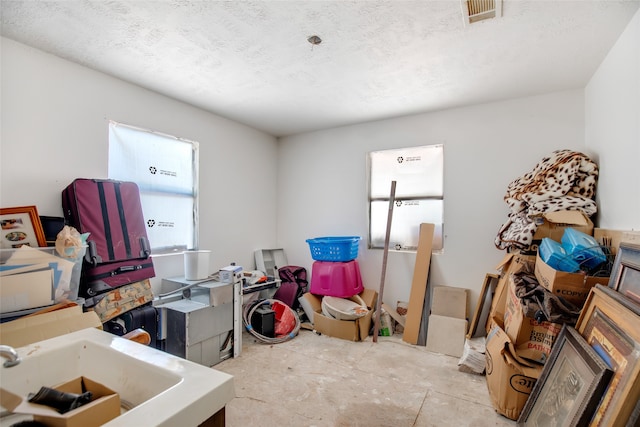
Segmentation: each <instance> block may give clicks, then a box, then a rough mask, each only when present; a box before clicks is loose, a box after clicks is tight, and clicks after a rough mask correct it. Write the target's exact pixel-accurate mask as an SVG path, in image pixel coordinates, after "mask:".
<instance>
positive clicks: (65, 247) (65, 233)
mask: <svg viewBox="0 0 640 427" xmlns="http://www.w3.org/2000/svg"><path fill="white" fill-rule="evenodd" d="M87 237H89V233H84V234H80V233H79V232H78V230H76V229H75V228H73V227H69V226H68V225H65V226H64V227H63V228H62V230H60V232H59V233H58V235H57V236H56V246H55V247H56V252H57V253H58V255H60V256H61V257H63V258H72V259H77V258H78V257H79V256H83V254H84V252H83V246H85V245H86V243H87Z"/></svg>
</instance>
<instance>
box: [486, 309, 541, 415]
mask: <svg viewBox="0 0 640 427" xmlns="http://www.w3.org/2000/svg"><path fill="white" fill-rule="evenodd" d="M494 325H495V322H494ZM485 357H486V372H487V388H488V390H489V397H490V398H491V403H492V404H493V407H494V409H495V410H496V412H498V413H499V414H502V415H504V416H505V417H507V418H510V419H512V420H517V419H518V417H519V416H520V413H521V412H522V408H524V405H525V403H526V402H527V399H528V398H529V395H530V394H531V391H532V390H533V386H534V385H535V383H536V381H537V380H538V378H539V377H540V374H541V373H542V369H543V366H542V365H539V364H536V363H533V362H529V361H527V360H525V359H522V358H521V357H520V356H518V355H517V354H516V352H515V348H514V347H513V343H512V342H511V339H510V338H509V336H508V335H507V333H506V332H505V331H503V330H502V328H500V326H497V325H495V326H494V327H493V329H491V332H490V333H489V335H488V336H487V343H486V350H485Z"/></svg>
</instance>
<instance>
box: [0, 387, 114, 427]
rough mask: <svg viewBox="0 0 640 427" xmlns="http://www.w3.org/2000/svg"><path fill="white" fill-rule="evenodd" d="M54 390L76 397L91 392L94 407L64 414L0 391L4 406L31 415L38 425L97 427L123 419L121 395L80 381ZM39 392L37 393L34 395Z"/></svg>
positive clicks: (81, 408)
mask: <svg viewBox="0 0 640 427" xmlns="http://www.w3.org/2000/svg"><path fill="white" fill-rule="evenodd" d="M52 388H54V389H56V390H59V391H63V392H67V393H76V394H80V393H83V392H84V391H90V392H91V393H93V396H92V400H91V402H90V403H87V404H86V405H83V406H81V407H79V408H77V409H74V410H72V411H69V412H66V413H64V414H60V413H58V411H56V410H55V409H53V408H51V407H49V406H45V405H38V404H35V403H30V402H29V401H28V397H27V396H18V395H17V394H13V393H11V392H9V391H7V390H4V389H2V388H0V404H2V406H3V407H4V408H6V409H7V410H9V411H11V412H13V413H17V414H31V415H33V419H34V421H39V422H41V423H43V424H45V425H47V426H50V427H97V426H101V425H103V424H105V423H107V422H109V421H111V420H112V419H114V418H116V417H118V416H119V415H120V396H119V395H118V393H116V392H115V391H113V390H111V389H110V388H108V387H106V386H104V385H102V384H100V383H97V382H95V381H92V380H90V379H89V378H86V377H77V378H74V379H73V380H71V381H67V382H65V383H62V384H58V385H56V386H54V387H52ZM37 391H38V390H33V393H35V392H37Z"/></svg>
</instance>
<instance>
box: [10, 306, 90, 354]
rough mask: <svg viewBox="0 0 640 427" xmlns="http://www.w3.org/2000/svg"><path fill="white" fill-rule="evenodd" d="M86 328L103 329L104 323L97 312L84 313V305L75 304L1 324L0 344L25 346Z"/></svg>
mask: <svg viewBox="0 0 640 427" xmlns="http://www.w3.org/2000/svg"><path fill="white" fill-rule="evenodd" d="M85 328H98V329H102V323H101V322H100V319H99V318H98V316H97V315H96V313H94V312H87V313H83V312H82V307H81V306H79V305H75V306H72V307H68V308H64V309H62V310H56V311H50V312H47V313H42V314H38V315H32V316H26V317H21V318H19V319H16V320H13V321H11V322H5V323H2V324H0V344H5V345H10V346H11V347H16V348H17V347H24V346H25V345H29V344H33V343H35V342H38V341H42V340H46V339H48V338H53V337H57V336H60V335H65V334H68V333H71V332H75V331H79V330H81V329H85Z"/></svg>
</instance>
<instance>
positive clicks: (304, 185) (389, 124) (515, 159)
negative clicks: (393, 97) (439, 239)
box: [278, 90, 589, 307]
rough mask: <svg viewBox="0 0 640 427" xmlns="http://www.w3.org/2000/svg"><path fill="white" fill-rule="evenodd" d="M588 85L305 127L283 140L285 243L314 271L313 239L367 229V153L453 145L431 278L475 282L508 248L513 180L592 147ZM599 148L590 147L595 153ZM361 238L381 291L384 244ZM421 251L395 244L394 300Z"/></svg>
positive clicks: (365, 265) (472, 285) (391, 263)
mask: <svg viewBox="0 0 640 427" xmlns="http://www.w3.org/2000/svg"><path fill="white" fill-rule="evenodd" d="M584 125H585V124H584V99H583V92H582V91H581V90H575V91H567V92H559V93H553V94H548V95H542V96H536V97H530V98H523V99H515V100H510V101H505V102H496V103H491V104H484V105H477V106H469V107H465V108H458V109H452V110H446V111H439V112H435V113H429V114H420V115H414V116H407V117H401V118H396V119H390V120H383V121H376V122H371V123H363V124H359V125H355V126H346V127H341V128H335V129H329V130H324V131H319V132H313V133H306V134H300V135H296V136H291V137H287V138H282V139H281V141H280V151H279V164H280V165H281V167H280V168H279V175H278V200H279V206H280V208H279V209H280V210H279V213H278V242H279V244H280V246H281V247H283V248H286V251H287V255H288V260H289V262H290V263H291V264H297V265H301V266H304V267H306V268H307V269H308V270H309V271H311V270H310V269H311V266H312V262H313V261H312V259H311V255H310V253H309V249H308V246H307V244H306V242H305V239H306V238H310V237H317V236H326V235H359V236H362V237H363V240H365V241H366V236H367V195H366V191H367V190H366V189H367V185H366V172H365V164H366V163H365V158H366V154H367V153H368V152H370V151H374V150H382V149H388V148H401V147H410V146H417V145H428V144H440V143H441V144H444V155H445V180H444V181H445V216H444V231H445V242H444V246H445V250H444V253H443V254H437V255H434V256H433V257H432V263H431V283H432V284H433V285H448V286H457V287H464V288H469V289H472V291H473V292H472V294H471V296H470V298H469V299H470V303H471V304H470V305H471V306H472V307H474V306H475V303H476V301H477V298H478V292H479V290H480V287H481V285H482V281H483V279H484V277H485V274H486V273H492V272H495V269H494V267H495V266H496V265H497V264H498V262H499V261H500V260H501V259H502V257H503V256H504V252H503V251H500V250H498V249H496V248H495V246H494V238H495V237H496V234H497V232H498V229H499V227H500V226H501V225H502V223H504V222H505V221H506V219H507V216H506V214H507V211H508V210H507V206H506V204H505V203H504V201H503V196H504V193H505V191H506V188H507V185H508V184H509V183H510V182H511V181H512V180H514V179H516V178H518V177H519V176H521V175H522V174H524V173H527V172H529V171H530V170H531V169H532V168H533V167H534V166H535V164H536V163H537V162H538V161H539V160H540V159H542V157H543V156H545V155H547V154H549V153H550V152H551V151H553V150H556V149H561V148H568V149H574V150H579V151H582V150H584ZM587 154H589V153H587ZM365 248H366V243H363V244H362V245H361V246H360V254H359V257H358V259H359V263H360V268H361V272H362V276H363V280H364V284H365V287H367V288H372V289H379V286H380V279H381V270H382V254H383V251H382V250H367V249H365ZM414 265H415V253H400V252H390V253H389V257H388V264H387V270H386V278H385V287H384V301H385V302H386V303H388V304H390V305H392V306H395V303H396V301H398V300H403V301H407V300H408V297H409V292H410V289H411V281H412V277H413V270H414Z"/></svg>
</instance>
